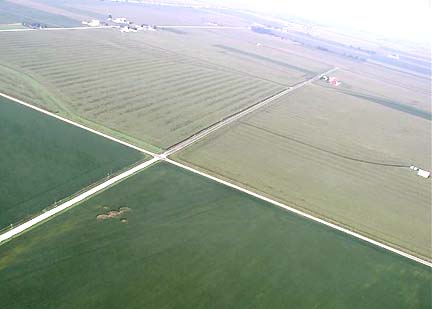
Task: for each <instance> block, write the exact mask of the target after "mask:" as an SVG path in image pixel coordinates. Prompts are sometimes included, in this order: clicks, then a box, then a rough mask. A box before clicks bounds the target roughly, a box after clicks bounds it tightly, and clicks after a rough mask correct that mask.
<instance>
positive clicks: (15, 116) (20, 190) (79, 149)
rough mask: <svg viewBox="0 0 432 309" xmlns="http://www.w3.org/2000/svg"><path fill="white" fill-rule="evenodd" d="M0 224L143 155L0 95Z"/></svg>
mask: <svg viewBox="0 0 432 309" xmlns="http://www.w3.org/2000/svg"><path fill="white" fill-rule="evenodd" d="M0 137H1V138H0V149H1V151H0V175H1V176H0V177H1V186H0V229H1V228H4V227H6V226H8V225H10V224H13V223H16V222H17V221H19V220H23V219H26V218H28V217H30V216H32V215H34V214H36V213H38V212H40V211H42V210H43V209H44V208H46V207H48V206H50V205H51V204H53V203H54V202H56V201H59V200H60V199H63V198H66V197H68V196H70V195H71V194H73V193H76V192H77V191H79V190H80V189H82V188H83V187H86V186H88V185H90V184H92V183H94V182H96V181H98V180H100V179H101V178H104V177H106V176H107V173H110V172H111V173H113V172H116V171H118V170H120V169H122V168H124V167H126V166H129V165H132V164H134V163H135V162H137V161H140V160H143V159H144V155H143V154H141V153H140V152H138V151H135V150H133V149H130V148H127V147H125V146H123V145H120V144H118V143H115V142H112V141H110V140H107V139H105V138H102V137H100V136H97V135H95V134H93V133H90V132H87V131H85V130H82V129H80V128H77V127H75V126H72V125H69V124H66V123H64V122H62V121H60V120H57V119H55V118H52V117H50V116H46V115H43V114H41V113H39V112H36V111H34V110H31V109H29V108H27V107H24V106H22V105H19V104H17V103H15V102H12V101H9V100H7V99H5V98H3V97H0Z"/></svg>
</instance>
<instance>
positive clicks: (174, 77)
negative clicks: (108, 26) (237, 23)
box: [0, 30, 283, 151]
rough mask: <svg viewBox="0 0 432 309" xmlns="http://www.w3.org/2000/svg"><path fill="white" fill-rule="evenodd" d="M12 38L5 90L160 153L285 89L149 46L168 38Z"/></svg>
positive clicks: (6, 50)
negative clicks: (151, 41) (158, 39)
mask: <svg viewBox="0 0 432 309" xmlns="http://www.w3.org/2000/svg"><path fill="white" fill-rule="evenodd" d="M8 34H9V33H1V34H0V38H1V39H0V48H2V59H1V61H0V72H2V73H3V74H2V75H1V76H4V78H1V77H0V86H1V87H2V89H4V92H6V93H8V94H11V95H13V96H16V97H19V98H21V99H23V100H27V101H29V102H31V103H32V104H33V103H34V104H37V105H39V106H42V107H44V108H47V109H48V110H51V111H54V112H56V113H60V114H61V115H64V116H66V117H68V118H72V119H74V120H76V121H78V122H81V123H84V124H86V125H89V126H92V127H95V128H97V129H100V130H103V131H105V132H108V133H110V134H112V135H114V136H116V137H120V138H122V139H124V140H127V141H129V142H132V143H135V144H138V145H139V146H143V147H145V148H148V149H149V150H154V151H160V149H164V148H167V147H169V146H171V145H172V144H175V143H176V142H178V141H179V140H182V139H184V138H186V137H187V136H189V135H191V134H193V133H195V132H197V131H199V130H200V129H202V128H204V127H206V126H208V125H209V124H211V123H213V122H215V121H218V120H220V119H221V118H223V117H224V116H227V115H229V114H232V113H234V112H236V111H238V110H240V109H242V108H244V107H245V106H249V105H252V104H254V103H256V102H257V101H260V100H262V99H264V98H266V97H268V96H270V95H272V94H274V93H276V92H278V91H280V90H281V89H282V88H283V86H282V85H280V84H278V83H275V82H272V81H267V80H263V79H261V78H257V77H254V76H251V75H250V74H249V75H248V74H246V73H243V72H239V71H238V70H234V69H231V68H230V67H220V66H218V65H217V64H211V63H208V62H205V61H201V60H199V59H196V58H191V57H188V56H182V55H181V54H178V53H175V52H171V51H169V50H166V49H161V48H159V47H157V46H153V45H149V44H148V43H146V41H149V40H148V39H147V36H152V35H154V36H158V37H159V36H163V34H161V32H158V33H153V34H151V33H139V34H123V33H119V32H118V31H114V30H112V31H111V30H88V31H85V33H83V31H81V32H79V33H78V32H73V31H72V32H68V33H67V34H66V33H65V32H59V31H55V32H33V33H31V34H29V33H14V34H13V35H8ZM133 35H136V39H133ZM166 35H168V36H172V34H170V33H167V34H166ZM175 36H179V35H175ZM138 38H141V40H139V39H138ZM178 40H179V39H178ZM174 45H175V44H173V46H174ZM6 76H7V78H6ZM17 85H19V86H17Z"/></svg>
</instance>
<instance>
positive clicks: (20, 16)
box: [0, 0, 81, 27]
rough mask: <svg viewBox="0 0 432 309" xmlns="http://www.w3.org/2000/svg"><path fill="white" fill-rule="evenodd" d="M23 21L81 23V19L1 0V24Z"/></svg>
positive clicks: (69, 24) (65, 24) (55, 23)
mask: <svg viewBox="0 0 432 309" xmlns="http://www.w3.org/2000/svg"><path fill="white" fill-rule="evenodd" d="M22 22H26V23H40V24H43V25H47V26H49V27H76V26H79V25H80V24H81V23H80V21H79V20H76V19H72V18H69V17H66V16H62V15H58V14H54V13H50V12H45V11H41V10H37V9H34V8H30V7H27V6H24V5H20V4H16V3H12V2H10V1H6V0H0V24H10V23H22Z"/></svg>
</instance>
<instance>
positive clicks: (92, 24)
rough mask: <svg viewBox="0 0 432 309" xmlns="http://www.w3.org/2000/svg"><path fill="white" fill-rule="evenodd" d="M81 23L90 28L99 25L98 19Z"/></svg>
mask: <svg viewBox="0 0 432 309" xmlns="http://www.w3.org/2000/svg"><path fill="white" fill-rule="evenodd" d="M81 23H82V24H83V25H87V26H90V27H99V26H100V25H101V23H100V21H99V20H98V19H92V20H91V21H82V22H81Z"/></svg>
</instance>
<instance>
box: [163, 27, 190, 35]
mask: <svg viewBox="0 0 432 309" xmlns="http://www.w3.org/2000/svg"><path fill="white" fill-rule="evenodd" d="M159 29H161V30H162V31H166V32H172V33H175V34H188V33H187V32H185V31H182V30H178V29H174V28H159Z"/></svg>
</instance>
